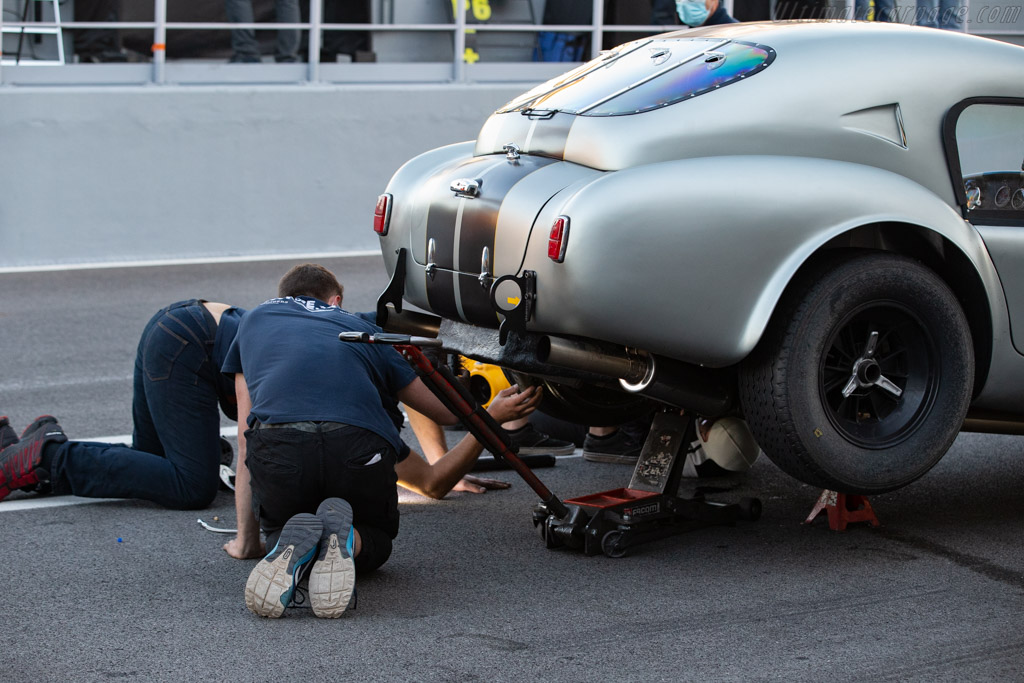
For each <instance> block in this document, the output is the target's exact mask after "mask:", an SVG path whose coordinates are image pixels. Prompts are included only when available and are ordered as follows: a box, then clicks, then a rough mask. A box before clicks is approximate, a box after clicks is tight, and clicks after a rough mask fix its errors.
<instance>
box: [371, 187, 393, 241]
mask: <svg viewBox="0 0 1024 683" xmlns="http://www.w3.org/2000/svg"><path fill="white" fill-rule="evenodd" d="M389 223H391V195H390V194H388V193H387V192H385V193H384V194H382V195H381V196H379V197H377V208H375V209H374V210H373V231H374V232H375V233H377V234H378V235H380V236H381V237H383V236H384V235H386V234H388V224H389Z"/></svg>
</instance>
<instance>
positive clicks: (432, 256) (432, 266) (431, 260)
mask: <svg viewBox="0 0 1024 683" xmlns="http://www.w3.org/2000/svg"><path fill="white" fill-rule="evenodd" d="M436 257H437V242H435V241H434V238H433V237H431V238H430V241H429V242H427V267H426V268H425V269H424V272H425V273H426V274H427V277H429V278H430V279H431V280H433V279H434V276H435V275H436V274H437V264H436V263H435V261H436Z"/></svg>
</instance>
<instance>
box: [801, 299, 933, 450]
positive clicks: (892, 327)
mask: <svg viewBox="0 0 1024 683" xmlns="http://www.w3.org/2000/svg"><path fill="white" fill-rule="evenodd" d="M938 373H939V370H938V363H937V356H936V350H935V341H934V339H933V338H932V335H931V333H930V331H929V330H928V329H927V327H926V326H925V325H923V324H922V323H921V321H920V320H919V319H918V317H917V316H916V315H915V314H914V313H913V312H912V311H911V310H910V309H909V308H907V307H906V306H905V305H903V304H901V303H897V302H884V303H882V302H873V303H871V304H867V305H865V306H862V307H860V308H859V309H858V310H856V311H854V312H852V313H851V314H850V315H849V316H847V317H846V318H845V319H844V320H843V322H842V323H840V324H839V325H838V326H836V328H835V331H834V332H833V334H832V335H831V337H830V338H829V340H828V342H827V343H826V344H825V346H824V349H823V358H822V362H821V364H820V372H819V375H820V395H821V399H822V404H823V407H824V408H825V412H826V414H827V415H828V418H829V420H830V422H831V423H832V425H833V427H835V428H836V430H837V431H838V432H839V433H840V434H841V435H842V436H843V437H844V438H845V439H847V440H848V441H850V442H851V443H853V444H854V445H857V446H860V447H863V448H870V449H880V448H889V447H891V446H893V445H895V444H897V443H899V442H900V441H903V440H904V439H906V438H907V437H909V436H910V434H912V433H913V431H914V430H915V429H916V428H917V426H918V424H919V423H920V422H921V421H922V420H923V419H924V417H925V416H926V415H927V413H928V408H929V407H930V406H931V404H932V403H933V402H934V400H935V395H936V393H937V392H938V387H939V376H938Z"/></svg>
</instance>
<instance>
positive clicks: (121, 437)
mask: <svg viewBox="0 0 1024 683" xmlns="http://www.w3.org/2000/svg"><path fill="white" fill-rule="evenodd" d="M220 435H221V436H224V437H230V436H238V427H235V426H234V425H232V426H230V427H221V428H220ZM72 441H97V442H99V443H124V444H130V443H131V442H132V435H131V434H115V435H113V436H91V437H89V438H87V439H72Z"/></svg>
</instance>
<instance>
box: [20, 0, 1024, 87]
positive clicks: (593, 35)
mask: <svg viewBox="0 0 1024 683" xmlns="http://www.w3.org/2000/svg"><path fill="white" fill-rule="evenodd" d="M24 1H25V2H32V1H34V0H24ZM592 3H593V9H592V12H593V14H592V17H593V20H592V23H590V24H573V25H564V24H558V25H544V24H501V23H472V24H470V23H468V22H467V20H466V10H467V5H468V2H458V1H455V2H453V3H452V4H453V10H454V12H453V15H454V21H453V23H432V24H409V23H374V22H370V23H358V24H354V23H349V24H340V23H324V22H323V21H321V17H322V16H323V0H309V4H310V21H309V22H305V23H294V24H293V23H259V22H254V23H234V22H170V21H167V0H154V17H155V19H154V21H122V22H80V21H56V22H40V21H36V22H6V23H5V22H4V21H3V14H2V12H0V29H3V28H4V27H8V28H15V29H19V28H20V29H25V31H26V32H28V31H29V30H35V29H55V28H56V29H84V28H88V29H151V30H152V31H153V44H152V48H151V49H152V63H151V67H150V68H151V71H150V73H149V74H148V77H147V78H146V79H145V81H146V82H148V83H154V84H165V83H167V82H168V80H167V57H166V52H167V32H168V31H176V30H219V31H225V30H227V31H230V30H235V29H251V30H260V31H269V30H279V29H300V30H305V31H308V33H309V40H308V55H307V61H306V64H305V65H303V66H304V69H305V72H304V73H303V74H302V76H301V77H300V78H298V80H300V81H304V82H307V83H317V82H320V81H321V62H320V46H321V32H322V31H370V32H372V31H386V32H410V33H414V32H433V33H438V32H442V33H443V32H447V33H451V34H452V46H453V57H452V61H451V64H450V71H449V72H448V75H447V77H446V78H443V79H442V80H445V81H448V82H455V83H466V82H468V81H470V80H472V79H470V78H469V77H468V70H467V64H466V61H465V58H464V53H465V48H466V35H467V33H469V32H475V33H487V32H505V33H536V32H539V31H558V32H566V33H586V34H590V56H591V57H596V56H597V54H598V53H599V52H600V50H601V45H602V42H603V40H604V34H605V32H606V31H615V32H627V33H647V34H651V33H661V32H664V31H670V30H678V29H685V28H686V27H685V26H657V25H648V24H642V25H619V24H615V25H611V26H606V25H605V23H604V0H592ZM725 4H726V6H727V8H729V9H730V10H731V5H732V0H726V1H725ZM772 4H773V6H774V4H775V3H774V2H773V3H772ZM838 9H840V10H841V11H847V12H848V16H849V17H852V0H849V4H848V5H842V6H840V7H839V8H838ZM971 32H972V33H975V34H979V35H993V36H1021V35H1024V30H1020V29H1016V28H1012V29H1006V30H991V29H985V28H980V29H979V28H972V29H971ZM0 56H2V55H0ZM2 63H3V62H2V60H0V84H3V83H4V82H5V81H4V78H3V66H2ZM26 64H27V62H26ZM549 64H551V63H549ZM133 66H136V67H138V66H140V65H133ZM239 66H240V67H241V68H242V69H249V70H250V71H249V73H252V74H253V77H252V78H251V79H247V78H245V77H244V76H242V75H240V74H241V72H240V71H235V70H233V71H232V74H233V76H232V78H230V79H228V80H229V81H230V82H263V81H264V77H263V76H260V75H258V74H255V73H254V72H253V71H251V70H252V69H253V68H254V66H256V65H252V64H246V65H244V66H243V65H239ZM267 66H270V65H267ZM274 66H275V67H291V69H290V71H288V72H287V73H288V75H287V76H285V78H286V79H287V80H290V81H294V80H296V79H294V78H292V74H295V73H296V72H295V67H296V65H274ZM40 68H44V67H40ZM46 68H64V67H46ZM236 68H238V67H236ZM564 69H565V66H564V63H563V66H561V67H557V70H556V71H557V72H560V71H563V70H564ZM549 70H550V69H549ZM435 73H436V72H435ZM553 73H554V72H553ZM552 75H553V74H552ZM543 77H544V78H546V77H547V76H546V75H545V76H543ZM413 80H419V79H415V78H414V79H413ZM426 80H436V77H430V76H428V77H427V78H426ZM523 80H537V78H535V77H530V76H527V77H526V78H524V79H523ZM54 82H61V81H59V80H58V81H54ZM208 82H211V83H223V82H225V81H224V80H219V79H218V78H216V77H214V78H213V79H211V80H208Z"/></svg>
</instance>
